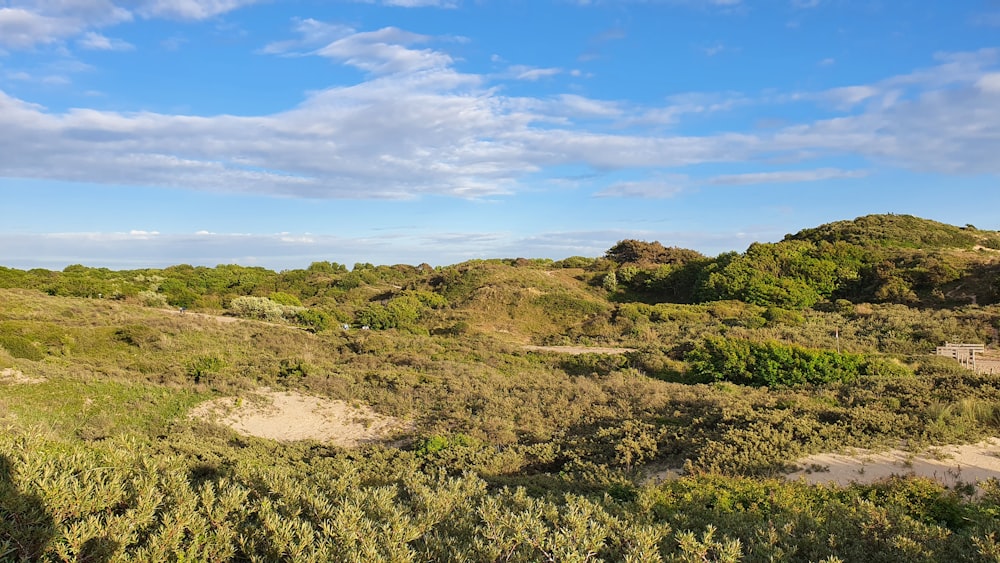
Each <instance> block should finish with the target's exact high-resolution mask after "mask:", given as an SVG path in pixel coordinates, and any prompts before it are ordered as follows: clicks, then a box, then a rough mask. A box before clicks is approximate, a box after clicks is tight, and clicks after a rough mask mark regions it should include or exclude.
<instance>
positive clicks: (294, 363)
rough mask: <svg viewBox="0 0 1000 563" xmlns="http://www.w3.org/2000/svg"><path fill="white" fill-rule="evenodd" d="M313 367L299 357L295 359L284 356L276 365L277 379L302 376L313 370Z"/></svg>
mask: <svg viewBox="0 0 1000 563" xmlns="http://www.w3.org/2000/svg"><path fill="white" fill-rule="evenodd" d="M314 369H315V368H313V367H312V366H310V365H309V364H308V363H306V362H305V361H304V360H302V359H301V358H296V359H289V358H285V359H283V360H281V362H280V364H279V365H278V378H279V379H287V378H302V377H305V376H307V375H309V372H310V371H313V370H314Z"/></svg>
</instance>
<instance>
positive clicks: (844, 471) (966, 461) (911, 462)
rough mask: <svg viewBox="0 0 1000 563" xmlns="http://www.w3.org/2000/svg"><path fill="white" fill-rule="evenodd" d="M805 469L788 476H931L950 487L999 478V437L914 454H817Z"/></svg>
mask: <svg viewBox="0 0 1000 563" xmlns="http://www.w3.org/2000/svg"><path fill="white" fill-rule="evenodd" d="M796 465H797V466H798V467H800V468H802V469H800V470H799V471H796V472H794V473H791V474H789V475H788V478H789V479H793V480H794V479H803V480H805V481H807V482H809V483H837V484H840V485H848V484H850V483H873V482H875V481H878V480H880V479H884V478H886V477H890V476H892V475H917V476H921V477H929V478H931V479H934V480H936V481H938V482H940V483H942V484H944V485H945V486H947V487H953V486H955V485H957V484H965V483H969V484H978V483H979V482H980V481H986V480H988V479H991V478H997V479H1000V439H997V438H991V439H989V440H986V441H983V442H980V443H978V444H967V445H963V446H941V447H937V448H931V449H930V450H928V451H926V452H922V453H919V454H915V453H913V452H906V451H902V450H890V451H888V452H879V453H876V452H871V451H866V450H860V451H856V452H853V453H851V454H846V455H842V454H817V455H811V456H809V457H805V458H802V459H800V460H798V461H797V462H796Z"/></svg>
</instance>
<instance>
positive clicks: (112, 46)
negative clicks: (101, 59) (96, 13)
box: [77, 31, 135, 51]
mask: <svg viewBox="0 0 1000 563" xmlns="http://www.w3.org/2000/svg"><path fill="white" fill-rule="evenodd" d="M77 45H79V46H80V47H82V48H84V49H91V50H95V51H131V50H132V49H134V48H135V46H133V45H132V44H131V43H129V42H127V41H123V40H121V39H111V38H109V37H105V36H103V35H101V34H100V33H96V32H93V31H88V32H87V33H84V34H83V37H81V38H80V39H78V40H77Z"/></svg>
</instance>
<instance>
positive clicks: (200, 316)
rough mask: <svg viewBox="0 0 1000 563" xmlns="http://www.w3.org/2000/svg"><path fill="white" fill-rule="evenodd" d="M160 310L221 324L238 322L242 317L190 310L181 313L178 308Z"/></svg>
mask: <svg viewBox="0 0 1000 563" xmlns="http://www.w3.org/2000/svg"><path fill="white" fill-rule="evenodd" d="M161 311H164V312H166V313H168V314H171V315H177V316H178V317H187V318H189V319H191V318H194V319H209V320H213V321H215V322H217V323H223V324H229V323H238V322H240V321H241V320H242V319H238V318H236V317H224V316H222V315H209V314H208V313H192V312H191V311H184V312H183V313H181V312H180V310H178V309H161Z"/></svg>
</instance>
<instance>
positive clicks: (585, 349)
mask: <svg viewBox="0 0 1000 563" xmlns="http://www.w3.org/2000/svg"><path fill="white" fill-rule="evenodd" d="M521 349H522V350H527V351H529V352H556V353H559V354H572V355H574V356H578V355H580V354H627V353H628V352H635V349H634V348H601V347H598V346H522V347H521Z"/></svg>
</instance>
